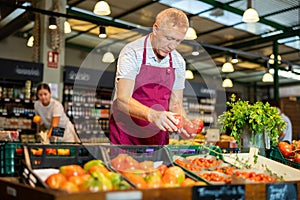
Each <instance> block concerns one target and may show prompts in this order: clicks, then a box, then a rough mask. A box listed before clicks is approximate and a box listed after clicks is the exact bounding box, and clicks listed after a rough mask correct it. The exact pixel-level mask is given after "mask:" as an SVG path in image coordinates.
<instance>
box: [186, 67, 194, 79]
mask: <svg viewBox="0 0 300 200" xmlns="http://www.w3.org/2000/svg"><path fill="white" fill-rule="evenodd" d="M185 79H188V80H191V79H194V74H193V72H192V71H191V70H189V69H187V70H185Z"/></svg>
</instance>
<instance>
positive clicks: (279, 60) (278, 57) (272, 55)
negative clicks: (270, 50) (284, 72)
mask: <svg viewBox="0 0 300 200" xmlns="http://www.w3.org/2000/svg"><path fill="white" fill-rule="evenodd" d="M274 60H275V56H274V54H271V55H270V59H269V64H271V65H273V64H274V63H275V62H274ZM277 63H278V64H281V56H280V55H277Z"/></svg>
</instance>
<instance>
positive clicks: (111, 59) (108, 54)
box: [102, 51, 115, 63]
mask: <svg viewBox="0 0 300 200" xmlns="http://www.w3.org/2000/svg"><path fill="white" fill-rule="evenodd" d="M114 61H115V56H114V54H112V53H111V52H110V51H108V52H106V53H105V54H104V55H103V57H102V62H104V63H112V62H114Z"/></svg>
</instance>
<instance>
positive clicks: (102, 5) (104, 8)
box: [93, 1, 111, 15]
mask: <svg viewBox="0 0 300 200" xmlns="http://www.w3.org/2000/svg"><path fill="white" fill-rule="evenodd" d="M93 12H94V13H95V14H97V15H110V13H111V11H110V6H109V5H108V3H107V2H106V1H99V2H97V3H96V5H95V7H94V11H93Z"/></svg>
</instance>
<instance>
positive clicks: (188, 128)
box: [183, 120, 197, 134]
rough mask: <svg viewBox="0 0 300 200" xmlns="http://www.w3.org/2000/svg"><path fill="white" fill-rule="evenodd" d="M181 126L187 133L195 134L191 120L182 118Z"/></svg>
mask: <svg viewBox="0 0 300 200" xmlns="http://www.w3.org/2000/svg"><path fill="white" fill-rule="evenodd" d="M183 128H184V130H186V132H187V133H188V134H196V133H197V127H196V126H195V125H194V124H193V123H192V122H191V121H188V120H184V123H183Z"/></svg>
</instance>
